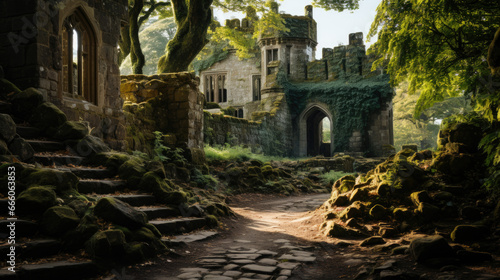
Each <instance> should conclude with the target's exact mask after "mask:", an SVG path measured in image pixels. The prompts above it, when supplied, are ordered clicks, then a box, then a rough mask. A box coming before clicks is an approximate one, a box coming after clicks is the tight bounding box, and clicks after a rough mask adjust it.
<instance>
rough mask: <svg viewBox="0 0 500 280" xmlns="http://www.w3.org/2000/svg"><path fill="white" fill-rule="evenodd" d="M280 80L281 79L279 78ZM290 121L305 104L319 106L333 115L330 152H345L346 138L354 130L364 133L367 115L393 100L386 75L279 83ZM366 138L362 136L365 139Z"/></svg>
mask: <svg viewBox="0 0 500 280" xmlns="http://www.w3.org/2000/svg"><path fill="white" fill-rule="evenodd" d="M279 79H280V80H282V79H283V77H279ZM281 84H282V85H283V86H284V89H285V93H286V99H287V103H288V105H289V107H290V110H291V113H292V117H293V118H294V119H297V118H298V117H299V115H300V113H301V112H302V111H303V110H304V109H305V107H306V106H307V104H310V103H312V102H321V103H324V104H326V105H327V106H328V109H329V110H330V112H331V113H332V114H333V120H332V122H333V127H334V130H335V132H336V133H335V141H334V144H335V149H334V151H345V150H347V149H348V148H349V137H350V136H351V135H352V132H353V131H354V130H359V131H361V132H362V133H365V134H366V133H367V130H368V124H369V123H370V115H371V114H372V113H374V112H376V111H377V110H379V109H380V108H381V106H383V105H384V104H385V103H387V102H388V101H390V100H391V99H392V97H393V89H392V88H391V86H390V85H389V77H388V76H387V75H379V76H375V77H371V78H366V79H362V78H361V77H359V76H358V77H356V76H352V77H346V78H343V79H339V80H336V81H332V82H315V83H297V84H292V83H290V82H288V81H284V82H281ZM365 136H366V135H365Z"/></svg>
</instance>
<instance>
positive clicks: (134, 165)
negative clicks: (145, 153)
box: [118, 157, 147, 187]
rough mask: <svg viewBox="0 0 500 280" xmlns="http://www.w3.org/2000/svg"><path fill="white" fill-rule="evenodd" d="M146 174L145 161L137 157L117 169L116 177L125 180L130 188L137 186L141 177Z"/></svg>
mask: <svg viewBox="0 0 500 280" xmlns="http://www.w3.org/2000/svg"><path fill="white" fill-rule="evenodd" d="M146 172H147V171H146V163H145V161H144V160H143V159H141V158H138V157H133V158H131V159H129V160H128V161H126V162H125V163H124V164H122V165H121V166H120V168H119V169H118V175H119V176H120V177H121V178H123V179H125V180H127V183H128V184H129V186H131V187H137V186H139V183H140V182H141V179H142V176H144V174H146Z"/></svg>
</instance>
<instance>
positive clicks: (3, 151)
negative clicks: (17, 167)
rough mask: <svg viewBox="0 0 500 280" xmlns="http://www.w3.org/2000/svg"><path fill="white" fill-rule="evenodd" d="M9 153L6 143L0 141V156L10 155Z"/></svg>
mask: <svg viewBox="0 0 500 280" xmlns="http://www.w3.org/2000/svg"><path fill="white" fill-rule="evenodd" d="M10 154H11V152H10V150H9V147H8V146H7V143H5V141H4V140H2V139H0V155H10Z"/></svg>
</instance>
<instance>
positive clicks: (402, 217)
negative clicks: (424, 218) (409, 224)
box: [392, 207, 413, 222]
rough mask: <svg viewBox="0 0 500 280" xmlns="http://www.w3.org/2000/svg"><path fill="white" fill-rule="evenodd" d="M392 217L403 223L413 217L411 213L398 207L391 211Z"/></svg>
mask: <svg viewBox="0 0 500 280" xmlns="http://www.w3.org/2000/svg"><path fill="white" fill-rule="evenodd" d="M392 215H393V216H394V219H396V220H397V221H399V222H403V221H408V220H409V219H410V218H411V217H412V216H413V213H412V211H411V210H410V209H408V208H403V207H398V208H395V209H394V210H393V211H392Z"/></svg>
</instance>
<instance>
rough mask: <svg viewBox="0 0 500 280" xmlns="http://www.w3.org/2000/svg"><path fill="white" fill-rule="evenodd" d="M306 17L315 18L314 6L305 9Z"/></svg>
mask: <svg viewBox="0 0 500 280" xmlns="http://www.w3.org/2000/svg"><path fill="white" fill-rule="evenodd" d="M304 10H305V13H304V14H305V16H306V17H308V18H313V6H312V5H307V6H306V7H305V8H304Z"/></svg>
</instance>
